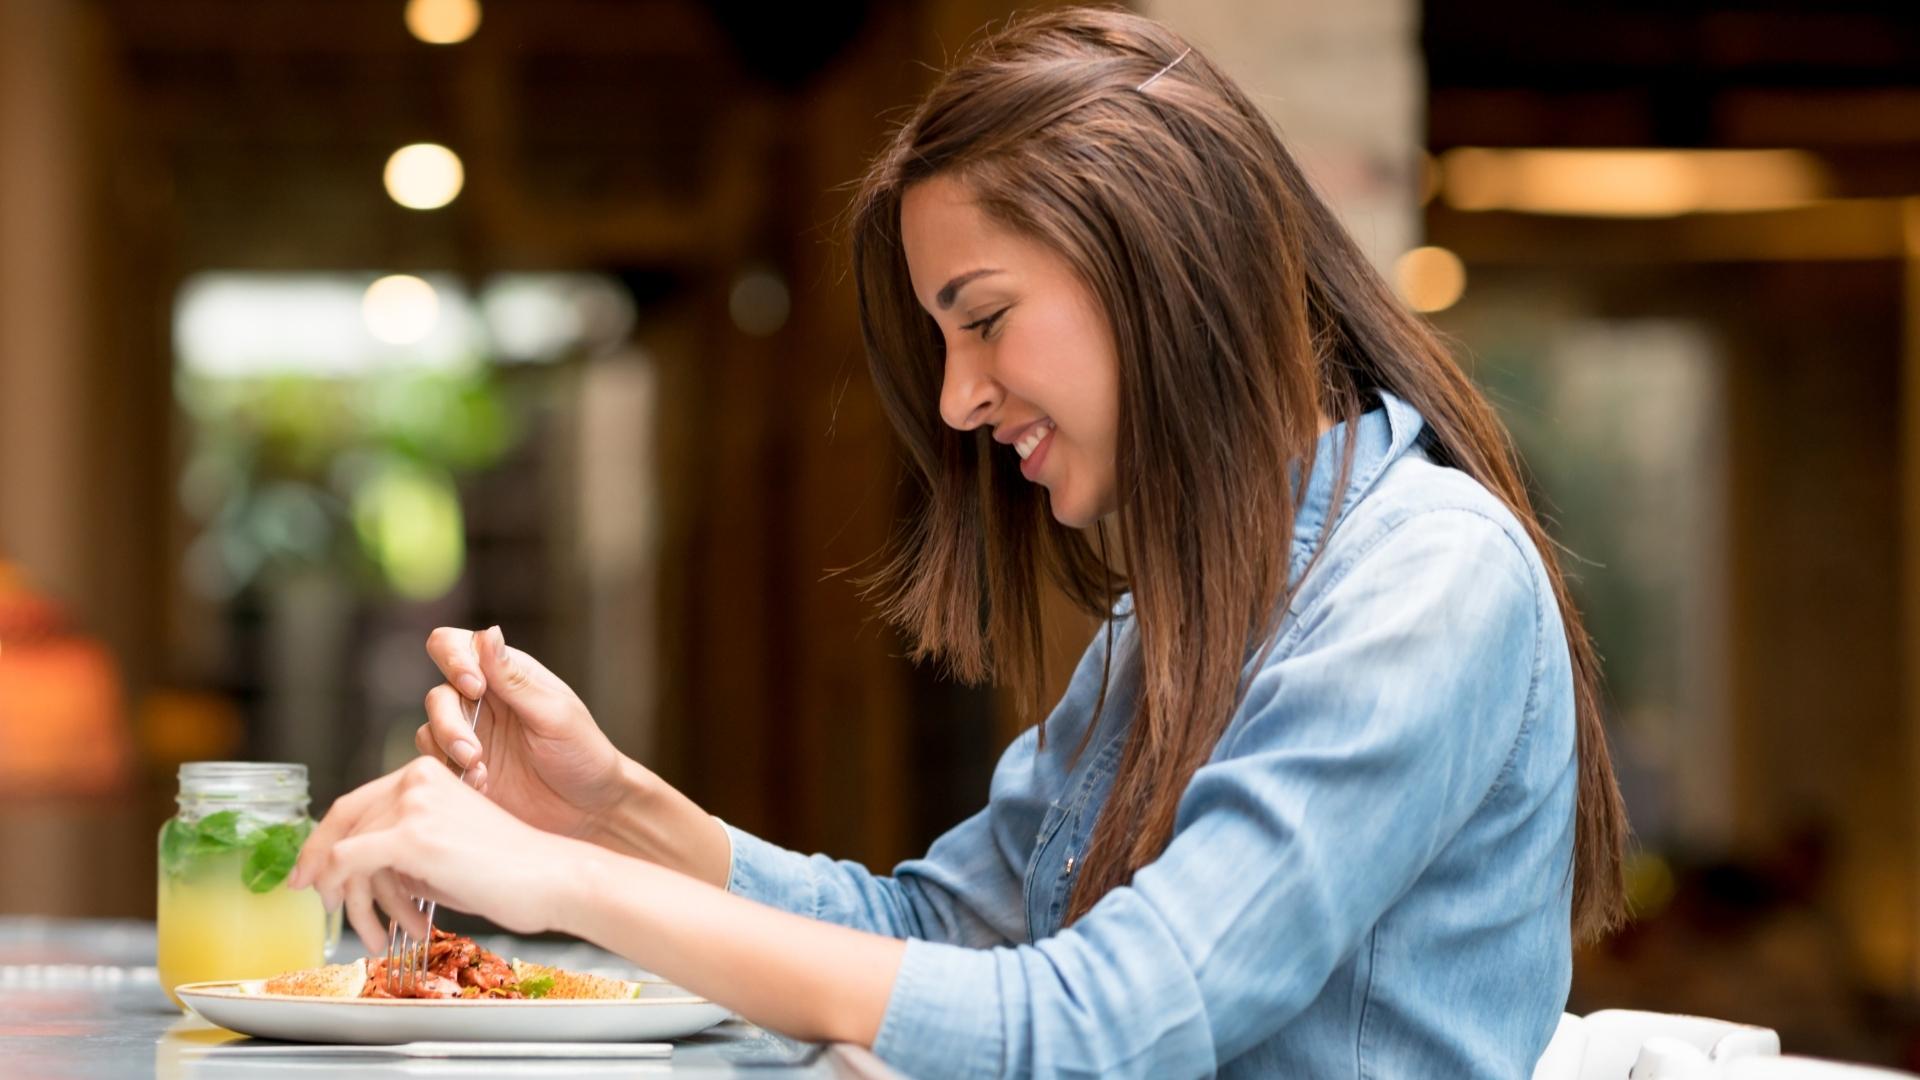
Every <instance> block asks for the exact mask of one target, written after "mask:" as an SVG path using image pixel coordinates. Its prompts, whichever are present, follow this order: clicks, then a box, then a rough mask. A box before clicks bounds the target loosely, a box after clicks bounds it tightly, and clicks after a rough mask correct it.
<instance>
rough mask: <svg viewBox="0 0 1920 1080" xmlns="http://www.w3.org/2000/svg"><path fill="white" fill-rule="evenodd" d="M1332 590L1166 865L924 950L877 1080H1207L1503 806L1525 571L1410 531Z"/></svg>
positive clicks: (892, 1003) (1528, 674) (1206, 772)
mask: <svg viewBox="0 0 1920 1080" xmlns="http://www.w3.org/2000/svg"><path fill="white" fill-rule="evenodd" d="M1321 572H1325V573H1327V574H1329V575H1331V577H1330V579H1329V580H1330V581H1331V584H1329V585H1328V586H1327V587H1326V588H1325V589H1323V590H1320V591H1319V592H1318V594H1317V597H1316V599H1315V600H1314V601H1313V602H1312V605H1311V607H1310V608H1309V609H1308V610H1305V611H1303V612H1301V613H1300V614H1299V616H1298V619H1297V621H1295V622H1293V623H1291V624H1289V626H1288V627H1287V628H1286V629H1284V630H1283V634H1284V635H1285V637H1284V638H1283V640H1282V642H1281V645H1280V647H1278V648H1276V649H1275V650H1274V653H1273V657H1274V658H1272V659H1270V660H1268V661H1267V663H1266V664H1265V665H1264V666H1263V667H1262V669H1261V670H1260V671H1259V672H1257V673H1256V674H1255V676H1254V678H1253V679H1252V681H1251V682H1250V683H1249V689H1248V692H1247V694H1246V696H1245V698H1244V700H1243V704H1242V707H1241V709H1240V711H1239V713H1238V714H1237V715H1236V717H1235V720H1234V723H1233V724H1232V725H1231V726H1230V727H1229V729H1228V731H1227V733H1226V735H1225V736H1224V737H1223V740H1222V745H1221V747H1220V748H1219V749H1218V751H1217V752H1216V754H1215V756H1214V758H1213V759H1212V761H1211V762H1210V763H1209V764H1207V765H1205V766H1204V767H1202V768H1201V769H1200V770H1199V771H1198V772H1197V773H1195V775H1194V777H1193V779H1192V780H1191V782H1190V783H1189V784H1188V787H1187V789H1186V791H1185V792H1184V793H1183V795H1182V798H1181V802H1180V807H1179V812H1178V817H1177V819H1176V824H1175V834H1174V837H1173V840H1172V841H1171V843H1170V844H1169V845H1168V847H1167V849H1166V850H1165V851H1164V852H1163V853H1162V855H1161V857H1160V858H1159V859H1158V860H1156V861H1155V862H1153V863H1152V864H1150V865H1148V866H1146V867H1144V868H1142V869H1141V870H1140V871H1139V873H1137V874H1136V875H1135V876H1134V879H1133V881H1132V883H1131V885H1129V886H1125V887H1122V888H1119V889H1115V890H1114V891H1112V892H1111V893H1109V894H1108V895H1107V896H1106V897H1104V898H1103V899H1102V900H1101V901H1100V902H1099V904H1097V905H1096V906H1095V907H1094V908H1093V909H1092V910H1091V911H1089V912H1088V913H1087V914H1086V915H1085V916H1084V917H1082V918H1081V919H1080V920H1079V921H1077V922H1076V923H1074V924H1073V925H1071V926H1070V927H1068V928H1067V929H1066V930H1064V931H1062V932H1061V933H1059V934H1056V935H1054V936H1053V937H1050V938H1047V939H1045V940H1042V941H1040V942H1038V943H1035V944H1032V945H1017V946H1005V947H996V948H992V949H964V948H956V947H952V946H947V945H940V944H933V943H927V942H913V943H910V944H909V945H908V948H907V951H906V955H905V959H904V961H903V963H902V966H901V970H900V974H899V977H898V979H897V980H896V982H895V984H894V988H893V993H892V996H891V998H890V1000H889V1003H888V1008H887V1013H886V1017H885V1020H884V1023H883V1025H882V1027H881V1030H880V1034H879V1038H878V1039H877V1041H876V1045H875V1050H876V1052H878V1054H879V1055H880V1056H881V1057H882V1058H883V1059H885V1060H887V1061H889V1062H891V1063H893V1064H895V1065H896V1066H898V1067H900V1068H901V1069H903V1070H904V1071H905V1072H907V1073H908V1074H910V1075H940V1076H969V1077H972V1076H981V1077H985V1076H997V1075H1039V1076H1093V1075H1100V1076H1180V1075H1196V1074H1211V1073H1212V1072H1213V1071H1214V1070H1215V1068H1216V1067H1217V1064H1218V1063H1219V1062H1224V1061H1227V1060H1231V1059H1232V1058H1234V1057H1236V1056H1238V1055H1239V1054H1240V1053H1242V1052H1243V1051H1245V1050H1246V1049H1248V1048H1250V1047H1252V1046H1253V1045H1255V1044H1256V1043H1258V1042H1260V1041H1262V1040H1264V1039H1266V1038H1268V1037H1270V1036H1271V1035H1272V1034H1274V1033H1275V1032H1276V1031H1278V1030H1279V1029H1280V1028H1281V1027H1282V1026H1283V1025H1285V1024H1287V1023H1288V1022H1289V1021H1290V1020H1291V1019H1292V1018H1294V1017H1295V1016H1296V1015H1298V1014H1299V1013H1300V1012H1301V1010H1303V1009H1304V1008H1305V1007H1306V1006H1307V1005H1308V1004H1310V1003H1311V1002H1312V1001H1313V999H1314V998H1315V997H1316V996H1317V995H1318V994H1319V992H1320V990H1321V988H1322V986H1323V985H1324V984H1325V983H1326V981H1327V979H1328V977H1329V975H1330V974H1331V973H1332V972H1333V971H1334V970H1335V968H1336V967H1337V966H1338V965H1339V964H1341V963H1342V962H1343V961H1344V960H1345V959H1346V958H1347V957H1349V956H1350V955H1351V954H1352V953H1353V950H1354V949H1356V948H1357V947H1358V945H1359V944H1360V943H1361V942H1362V941H1363V940H1364V939H1365V937H1366V935H1367V934H1368V933H1369V932H1370V930H1371V928H1372V927H1373V925H1374V924H1375V923H1376V922H1377V921H1378V920H1379V919H1380V917H1381V916H1382V915H1383V914H1384V913H1385V912H1386V911H1387V910H1388V909H1389V908H1390V907H1391V906H1392V905H1393V904H1394V902H1395V901H1396V900H1397V899H1398V898H1399V897H1400V896H1401V895H1402V894H1403V893H1405V891H1406V890H1407V889H1408V888H1409V887H1410V886H1411V885H1412V884H1413V882H1414V881H1415V880H1416V879H1417V878H1418V877H1419V876H1420V874H1421V873H1422V871H1423V870H1424V869H1425V868H1426V867H1427V866H1428V865H1429V864H1430V863H1431V862H1432V861H1433V859H1434V858H1435V857H1436V855H1437V854H1438V853H1439V852H1440V851H1441V850H1442V848H1444V847H1445V845H1446V844H1447V843H1448V841H1449V840H1450V839H1451V837H1453V835H1454V834H1455V833H1457V832H1458V831H1459V829H1460V828H1461V827H1462V825H1464V823H1465V822H1466V821H1467V819H1468V818H1469V817H1470V816H1471V815H1472V814H1473V812H1474V811H1475V809H1476V808H1477V807H1478V806H1479V805H1480V804H1481V803H1482V801H1483V800H1485V799H1486V798H1487V797H1488V795H1489V793H1490V792H1491V791H1493V790H1494V789H1495V788H1496V787H1497V785H1498V784H1499V782H1500V780H1501V777H1502V770H1503V768H1504V767H1506V765H1507V763H1508V762H1509V761H1510V759H1511V754H1512V752H1513V748H1514V747H1515V746H1516V745H1517V744H1518V742H1519V741H1520V739H1521V737H1522V734H1523V731H1524V729H1525V726H1526V724H1527V723H1528V722H1530V714H1531V713H1532V711H1533V709H1534V701H1533V698H1534V696H1535V691H1536V687H1537V685H1538V682H1539V679H1540V677H1541V672H1542V665H1543V646H1542V639H1543V635H1544V629H1543V628H1544V625H1545V624H1544V621H1543V620H1544V608H1543V606H1542V602H1541V591H1540V586H1539V584H1538V579H1537V578H1536V577H1535V574H1534V563H1533V562H1532V560H1530V559H1529V558H1528V557H1527V555H1526V554H1525V552H1524V550H1523V549H1522V548H1521V547H1520V546H1519V545H1518V543H1517V542H1516V541H1515V539H1513V537H1512V536H1511V535H1510V534H1509V532H1508V531H1507V530H1506V528H1504V527H1503V526H1502V525H1501V524H1499V523H1497V522H1495V521H1494V520H1492V519H1490V518H1488V517H1486V516H1484V515H1482V514H1480V513H1478V512H1475V511H1468V510H1451V509H1449V510H1430V511H1427V512H1425V513H1422V514H1419V515H1417V516H1415V517H1412V518H1410V519H1409V520H1407V521H1404V522H1401V523H1400V524H1399V525H1397V526H1395V527H1394V528H1392V529H1389V530H1386V531H1385V532H1383V534H1382V535H1381V537H1379V538H1378V539H1376V540H1375V541H1374V542H1373V543H1372V544H1371V545H1370V546H1367V547H1365V548H1363V549H1362V550H1361V551H1360V552H1359V553H1358V554H1357V555H1356V556H1355V557H1353V558H1352V559H1351V560H1349V561H1348V562H1347V564H1346V565H1344V566H1327V567H1323V568H1322V571H1321ZM1554 640H1555V641H1556V642H1557V641H1558V640H1559V639H1558V637H1557V636H1556V637H1555V638H1554Z"/></svg>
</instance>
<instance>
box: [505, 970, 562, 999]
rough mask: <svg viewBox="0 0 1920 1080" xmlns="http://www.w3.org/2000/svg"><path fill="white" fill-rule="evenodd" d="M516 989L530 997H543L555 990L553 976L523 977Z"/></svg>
mask: <svg viewBox="0 0 1920 1080" xmlns="http://www.w3.org/2000/svg"><path fill="white" fill-rule="evenodd" d="M514 989H516V990H518V991H520V992H521V993H522V994H524V995H526V996H527V997H530V998H543V997H546V996H547V995H548V994H551V993H552V992H553V976H551V975H535V976H533V977H532V978H530V979H521V980H520V985H519V986H516V987H514Z"/></svg>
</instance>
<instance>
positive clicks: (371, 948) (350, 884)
mask: <svg viewBox="0 0 1920 1080" xmlns="http://www.w3.org/2000/svg"><path fill="white" fill-rule="evenodd" d="M345 896H346V908H347V921H348V922H349V923H351V924H353V932H354V933H356V934H359V935H360V941H361V943H362V944H364V945H365V946H366V947H367V955H368V956H380V955H383V954H385V953H386V951H387V928H386V926H385V925H384V924H382V923H381V922H380V916H379V915H377V914H375V913H374V910H373V893H372V891H371V890H370V888H369V887H368V882H367V879H366V878H365V877H362V876H355V877H351V878H349V879H348V880H347V883H346V891H345Z"/></svg>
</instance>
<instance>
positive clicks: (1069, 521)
mask: <svg viewBox="0 0 1920 1080" xmlns="http://www.w3.org/2000/svg"><path fill="white" fill-rule="evenodd" d="M1047 508H1048V509H1049V510H1051V511H1053V520H1055V521H1057V522H1059V523H1060V524H1062V525H1065V526H1066V527H1067V528H1069V529H1084V528H1086V527H1087V526H1089V525H1092V524H1093V523H1094V522H1095V521H1098V520H1099V519H1100V515H1098V514H1094V513H1090V512H1088V511H1087V508H1086V507H1084V506H1078V505H1075V504H1074V503H1073V501H1072V500H1070V499H1062V498H1061V497H1060V496H1059V494H1058V493H1056V492H1054V491H1052V490H1051V489H1049V491H1048V492H1047Z"/></svg>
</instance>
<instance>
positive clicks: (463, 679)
mask: <svg viewBox="0 0 1920 1080" xmlns="http://www.w3.org/2000/svg"><path fill="white" fill-rule="evenodd" d="M454 685H455V686H458V687H459V688H460V693H462V694H464V695H465V696H466V697H467V698H468V700H478V699H479V697H480V695H481V694H484V693H486V691H487V684H486V683H483V682H481V681H480V676H478V675H471V674H469V675H462V676H460V677H459V678H458V679H455V680H454Z"/></svg>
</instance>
